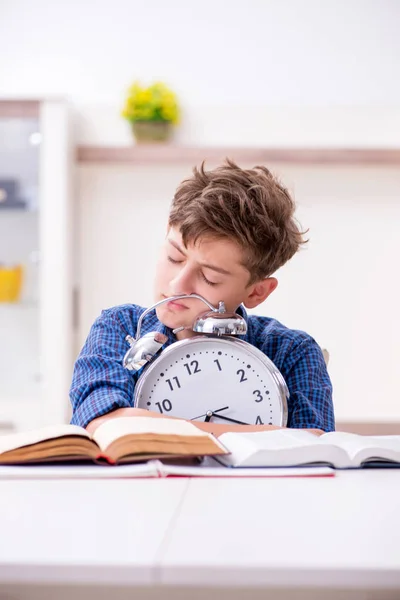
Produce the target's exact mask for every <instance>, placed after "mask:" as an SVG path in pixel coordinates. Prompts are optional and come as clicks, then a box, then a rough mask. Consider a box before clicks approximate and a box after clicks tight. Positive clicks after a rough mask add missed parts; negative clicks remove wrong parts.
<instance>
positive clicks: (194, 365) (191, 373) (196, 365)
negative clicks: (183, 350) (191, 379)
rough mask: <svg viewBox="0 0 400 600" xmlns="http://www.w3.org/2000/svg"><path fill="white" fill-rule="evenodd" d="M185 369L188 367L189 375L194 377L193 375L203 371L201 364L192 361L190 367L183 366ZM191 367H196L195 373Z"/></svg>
mask: <svg viewBox="0 0 400 600" xmlns="http://www.w3.org/2000/svg"><path fill="white" fill-rule="evenodd" d="M183 366H184V367H186V369H187V372H188V373H189V375H193V373H200V372H201V369H199V363H198V361H197V360H192V361H191V363H190V365H188V363H184V365H183ZM190 367H192V368H193V367H194V369H193V371H192V369H191V368H190Z"/></svg>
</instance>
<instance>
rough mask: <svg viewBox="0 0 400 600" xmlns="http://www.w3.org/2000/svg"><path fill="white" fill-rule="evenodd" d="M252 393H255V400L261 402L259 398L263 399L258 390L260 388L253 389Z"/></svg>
mask: <svg viewBox="0 0 400 600" xmlns="http://www.w3.org/2000/svg"><path fill="white" fill-rule="evenodd" d="M253 394H257V397H256V398H255V401H256V402H261V400H262V399H263V397H262V394H261V392H260V390H254V392H253Z"/></svg>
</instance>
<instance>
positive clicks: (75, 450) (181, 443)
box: [0, 417, 228, 465]
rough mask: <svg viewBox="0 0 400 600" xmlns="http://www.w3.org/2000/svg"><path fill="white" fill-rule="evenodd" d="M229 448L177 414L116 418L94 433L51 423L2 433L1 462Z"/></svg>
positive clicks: (115, 459)
mask: <svg viewBox="0 0 400 600" xmlns="http://www.w3.org/2000/svg"><path fill="white" fill-rule="evenodd" d="M227 452H228V451H227V450H226V448H224V446H223V445H222V444H221V443H220V442H219V441H218V440H217V438H215V437H214V436H213V435H212V434H211V433H207V432H205V431H201V430H200V429H198V428H197V427H196V426H195V425H193V424H192V423H188V422H187V421H183V420H180V419H161V418H160V419H158V418H152V417H140V418H137V419H134V418H132V417H120V418H115V419H110V420H108V421H106V422H104V423H103V424H102V425H100V426H99V427H98V428H97V429H96V431H95V432H94V433H93V435H90V433H88V432H87V431H86V429H84V428H82V427H78V426H77V425H55V426H49V427H44V428H41V429H36V430H31V431H26V432H21V433H12V434H8V435H3V436H0V464H2V465H10V464H24V463H42V462H69V461H74V462H75V461H93V462H101V463H104V464H110V465H114V464H120V463H132V462H139V461H145V460H148V459H154V458H170V459H173V458H179V459H182V460H184V459H190V458H196V457H203V456H217V455H223V454H226V453H227Z"/></svg>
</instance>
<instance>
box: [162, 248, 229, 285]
mask: <svg viewBox="0 0 400 600" xmlns="http://www.w3.org/2000/svg"><path fill="white" fill-rule="evenodd" d="M167 259H168V261H169V262H170V263H172V264H173V265H178V264H180V263H183V259H182V260H177V259H176V258H172V256H169V255H167ZM200 277H201V279H202V280H203V281H204V282H205V283H206V284H207V285H218V282H216V281H210V280H209V279H208V278H207V277H206V276H205V275H204V273H202V272H201V271H200Z"/></svg>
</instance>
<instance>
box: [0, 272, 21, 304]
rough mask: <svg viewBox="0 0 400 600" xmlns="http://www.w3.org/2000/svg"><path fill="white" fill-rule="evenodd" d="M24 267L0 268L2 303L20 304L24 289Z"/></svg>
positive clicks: (0, 299)
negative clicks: (22, 289)
mask: <svg viewBox="0 0 400 600" xmlns="http://www.w3.org/2000/svg"><path fill="white" fill-rule="evenodd" d="M22 275H23V268H22V265H17V266H15V267H10V268H7V267H1V266H0V302H18V301H19V299H20V296H21V288H22Z"/></svg>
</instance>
